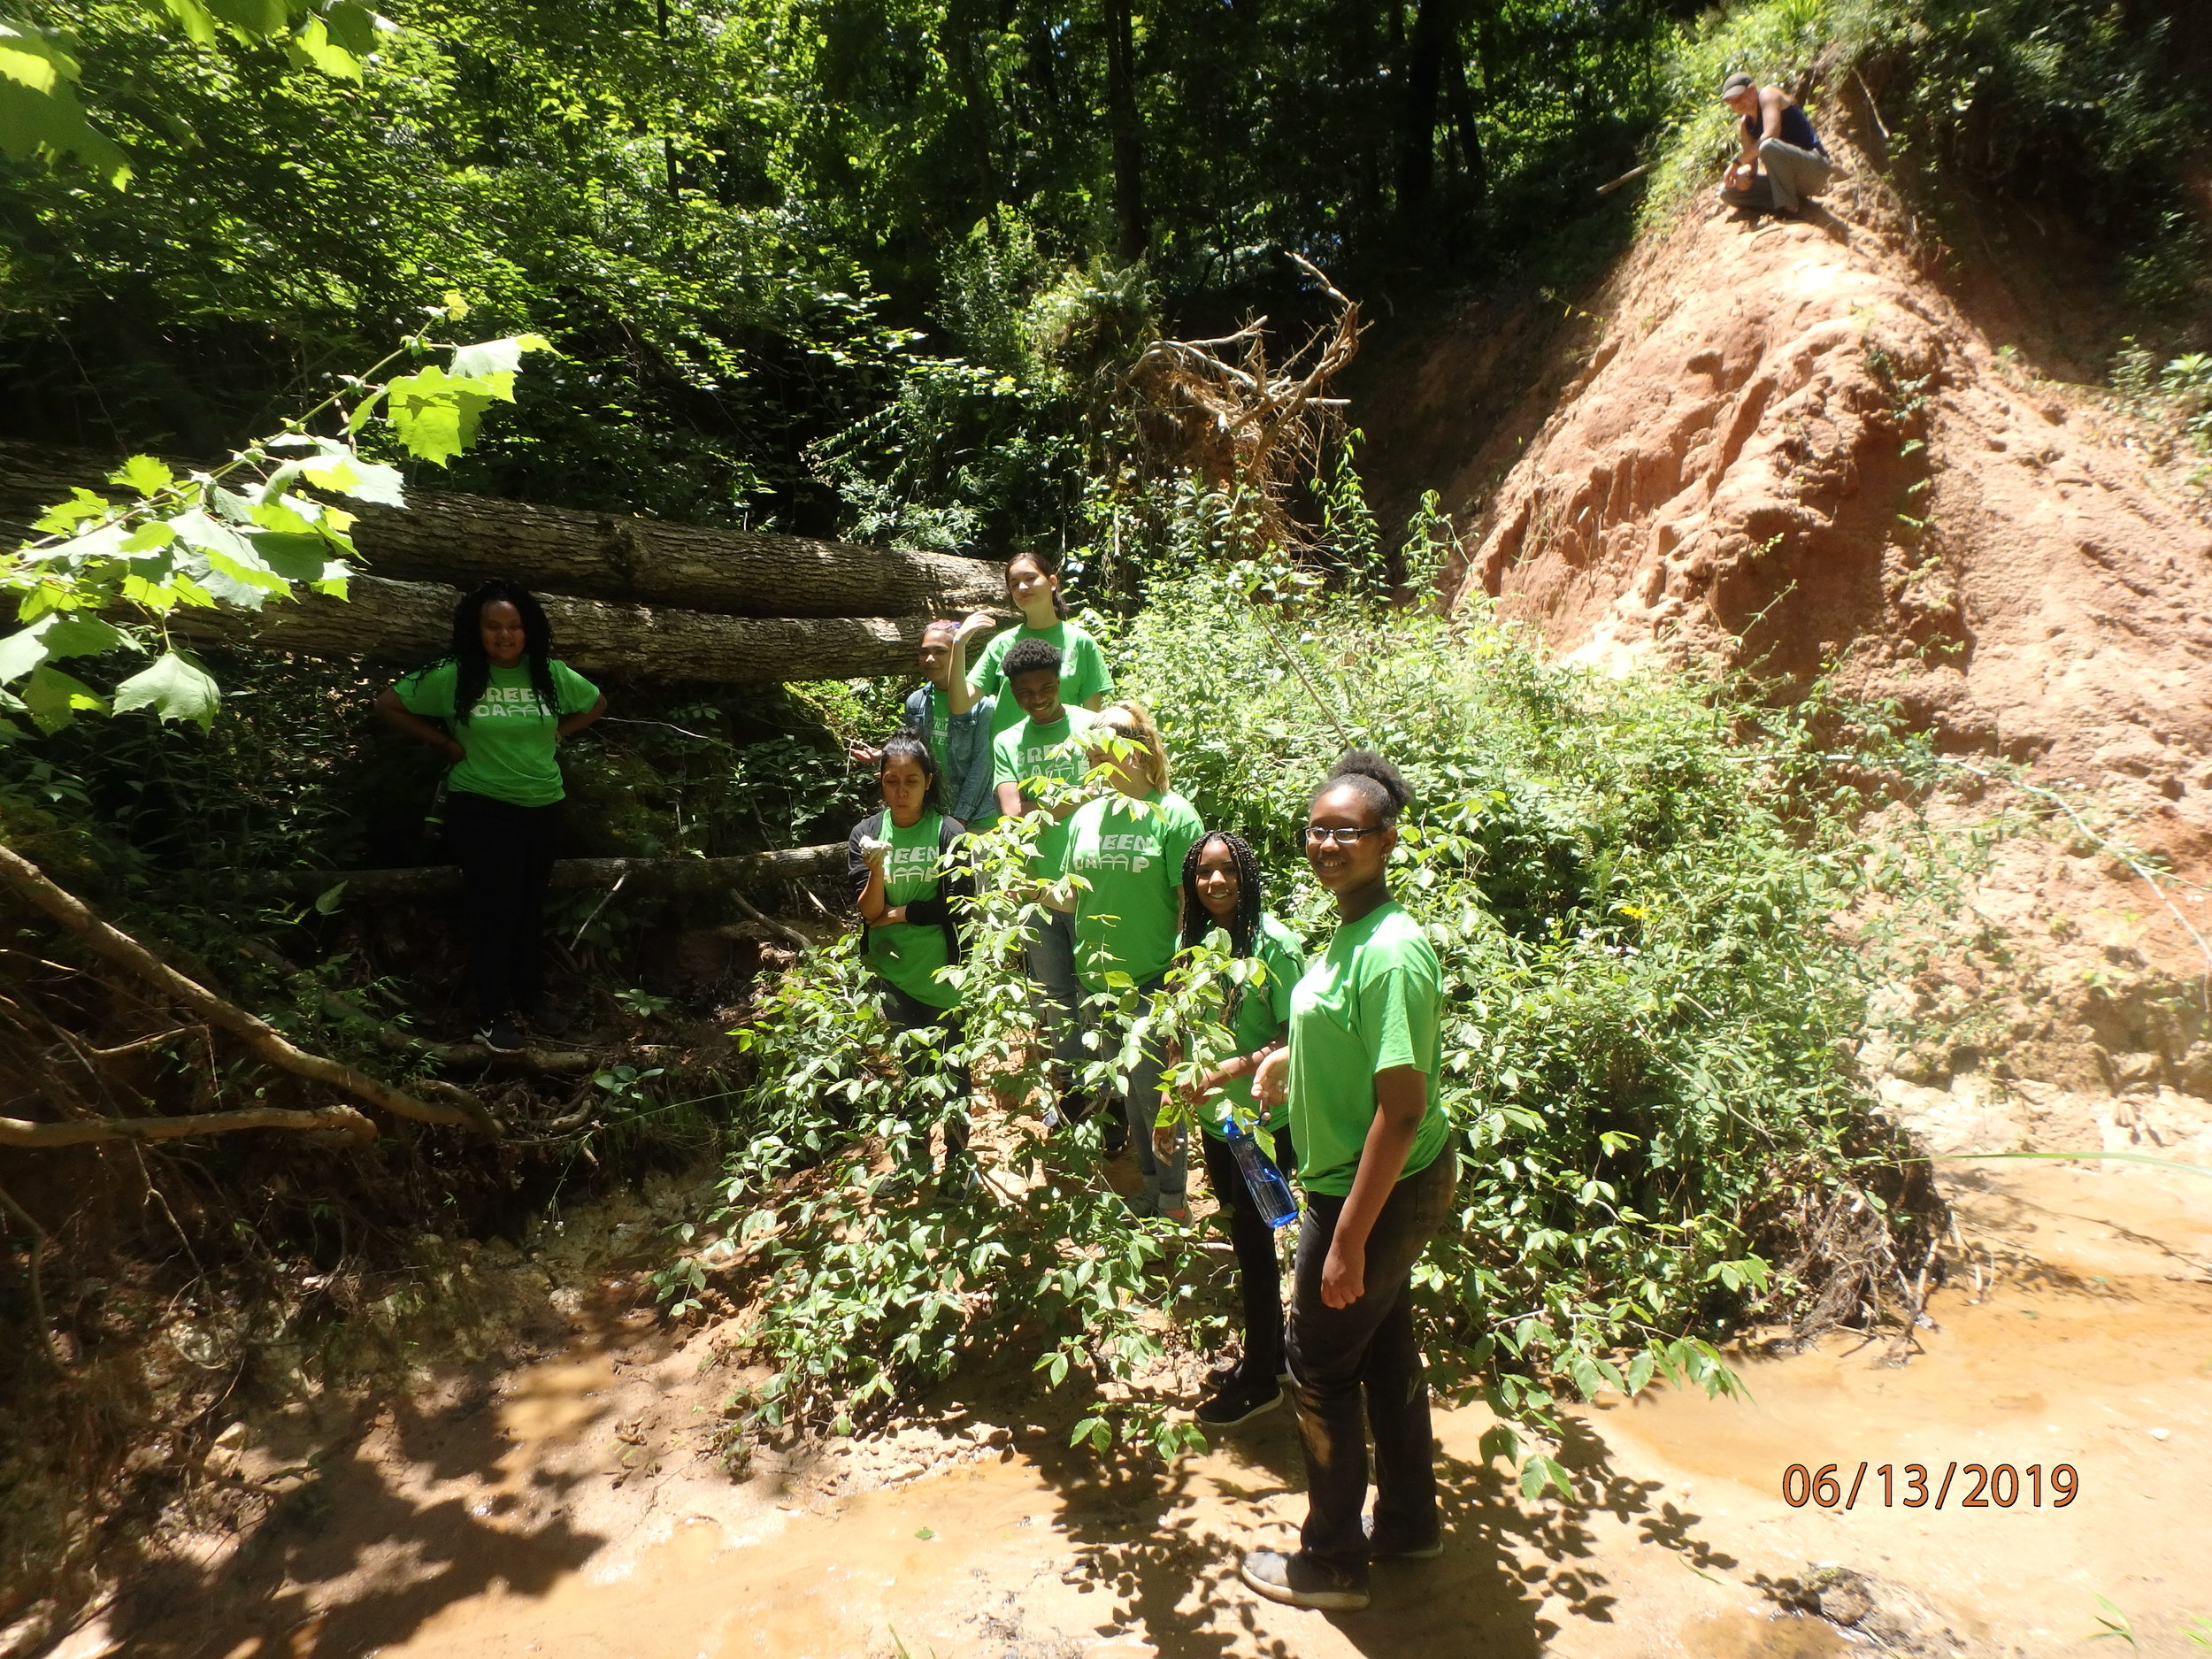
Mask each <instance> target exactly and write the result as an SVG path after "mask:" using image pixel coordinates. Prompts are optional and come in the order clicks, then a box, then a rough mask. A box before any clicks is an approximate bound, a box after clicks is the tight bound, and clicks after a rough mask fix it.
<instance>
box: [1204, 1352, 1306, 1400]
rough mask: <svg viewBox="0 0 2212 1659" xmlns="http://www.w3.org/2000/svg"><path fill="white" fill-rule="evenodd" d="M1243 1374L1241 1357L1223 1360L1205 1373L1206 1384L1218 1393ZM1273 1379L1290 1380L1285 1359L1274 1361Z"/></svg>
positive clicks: (1233, 1384)
mask: <svg viewBox="0 0 2212 1659" xmlns="http://www.w3.org/2000/svg"><path fill="white" fill-rule="evenodd" d="M1243 1375H1244V1361H1243V1360H1242V1359H1241V1358H1238V1359H1230V1360H1224V1361H1222V1363H1220V1364H1218V1365H1217V1366H1215V1367H1214V1368H1213V1369H1212V1370H1211V1371H1208V1372H1207V1373H1206V1386H1207V1388H1208V1389H1209V1390H1210V1391H1211V1392H1212V1393H1214V1394H1220V1393H1221V1392H1223V1391H1224V1390H1225V1389H1227V1388H1230V1387H1233V1386H1235V1383H1236V1380H1237V1379H1238V1378H1240V1377H1241V1376H1243ZM1275 1380H1276V1381H1277V1382H1279V1383H1286V1382H1288V1381H1290V1380H1291V1375H1290V1363H1289V1362H1288V1361H1287V1360H1277V1361H1276V1362H1275Z"/></svg>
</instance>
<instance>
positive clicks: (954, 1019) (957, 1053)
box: [881, 979, 975, 1173]
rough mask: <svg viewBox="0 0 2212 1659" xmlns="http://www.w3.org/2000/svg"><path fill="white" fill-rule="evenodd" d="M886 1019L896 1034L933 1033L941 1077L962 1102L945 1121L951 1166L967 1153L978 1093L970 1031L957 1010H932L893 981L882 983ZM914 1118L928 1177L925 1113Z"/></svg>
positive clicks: (932, 1039) (921, 1159)
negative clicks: (973, 1104) (971, 1067)
mask: <svg viewBox="0 0 2212 1659" xmlns="http://www.w3.org/2000/svg"><path fill="white" fill-rule="evenodd" d="M881 985H882V987H883V1012H884V1018H887V1019H888V1020H889V1021H890V1022H891V1028H892V1029H893V1030H894V1031H933V1032H934V1033H935V1034H934V1035H933V1036H932V1037H930V1038H927V1039H926V1040H925V1041H929V1042H932V1043H933V1044H934V1045H935V1046H936V1048H937V1053H938V1056H939V1066H940V1070H939V1072H938V1075H940V1076H942V1077H945V1078H948V1079H950V1080H951V1082H952V1097H953V1099H954V1100H955V1101H956V1102H959V1110H956V1111H954V1112H951V1113H949V1114H948V1115H947V1117H946V1118H945V1159H946V1161H947V1162H948V1163H949V1162H950V1161H951V1159H952V1156H953V1155H954V1154H955V1153H956V1152H965V1151H966V1150H967V1149H968V1105H967V1102H968V1098H969V1096H970V1095H972V1094H973V1093H974V1092H975V1086H974V1084H973V1083H972V1081H971V1080H970V1077H969V1073H968V1062H967V1058H966V1054H967V1050H966V1047H965V1043H966V1038H967V1029H966V1025H965V1024H964V1021H963V1020H962V1018H961V1016H960V1010H958V1009H956V1008H932V1007H931V1006H930V1005H929V1004H928V1003H927V1002H923V1001H922V999H921V998H920V997H918V996H913V995H909V994H908V993H907V992H905V991H902V990H901V989H900V988H899V987H897V986H895V985H894V984H892V983H891V982H890V980H888V979H885V980H883V981H881ZM915 1116H916V1117H917V1118H920V1119H922V1120H923V1121H921V1122H918V1123H917V1124H916V1125H915V1130H916V1133H918V1135H919V1137H920V1141H921V1151H920V1155H919V1162H920V1164H921V1167H922V1170H923V1171H924V1172H925V1173H926V1172H927V1171H928V1169H929V1125H928V1121H927V1114H926V1112H917V1113H916V1114H915Z"/></svg>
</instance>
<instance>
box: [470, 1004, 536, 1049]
mask: <svg viewBox="0 0 2212 1659" xmlns="http://www.w3.org/2000/svg"><path fill="white" fill-rule="evenodd" d="M476 1041H479V1042H480V1043H482V1044H483V1045H484V1046H485V1047H486V1048H489V1049H491V1050H492V1052H494V1053H495V1054H518V1053H520V1052H521V1051H522V1050H523V1049H525V1048H528V1047H529V1046H530V1040H529V1038H527V1037H526V1036H524V1035H523V1034H522V1028H521V1027H520V1026H518V1025H516V1024H515V1017H514V1016H513V1015H512V1014H502V1015H500V1016H499V1017H498V1018H496V1019H494V1020H492V1021H490V1022H489V1023H488V1024H487V1025H485V1027H484V1029H483V1030H481V1031H480V1032H478V1033H476Z"/></svg>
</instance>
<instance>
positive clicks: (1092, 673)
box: [968, 548, 1114, 738]
mask: <svg viewBox="0 0 2212 1659" xmlns="http://www.w3.org/2000/svg"><path fill="white" fill-rule="evenodd" d="M1006 596H1007V597H1008V598H1009V599H1010V600H1011V601H1012V602H1013V604H1014V609H1016V610H1017V611H1020V612H1021V613H1022V619H1021V626H1018V627H1012V628H1008V629H1007V630H1006V631H1005V632H1004V633H1002V634H998V635H996V636H995V638H993V640H992V641H991V642H990V643H989V644H988V645H986V646H985V647H984V648H983V656H982V658H981V660H980V661H979V662H978V663H977V664H976V665H975V669H974V672H972V673H971V674H970V675H969V676H968V678H969V680H971V681H972V684H973V686H974V688H975V693H976V695H978V696H988V697H995V698H997V699H998V702H997V704H996V706H995V708H994V710H992V715H991V735H992V736H993V737H994V738H995V737H996V736H997V735H998V734H999V733H1001V732H1003V731H1004V730H1005V729H1006V728H1007V727H1008V726H1011V725H1013V724H1014V723H1015V722H1016V721H1017V720H1019V719H1020V718H1022V710H1021V705H1020V704H1019V703H1017V702H1016V701H1015V700H1014V698H1013V697H1012V696H1011V695H1009V687H1008V686H1007V683H1006V670H1005V663H1006V653H1007V652H1009V651H1010V650H1012V649H1014V647H1015V646H1016V645H1018V644H1019V643H1020V642H1021V641H1024V640H1043V641H1046V643H1048V644H1049V645H1050V646H1051V647H1052V648H1053V649H1055V650H1056V651H1058V652H1059V653H1060V700H1061V701H1062V702H1063V703H1068V704H1070V705H1071V706H1072V707H1075V708H1079V709H1084V710H1089V711H1091V712H1094V713H1095V712H1096V711H1097V710H1099V709H1101V708H1102V707H1103V706H1104V705H1105V702H1106V699H1107V698H1109V697H1110V696H1112V695H1114V676H1113V672H1112V671H1111V670H1110V669H1109V668H1108V667H1107V666H1106V654H1105V653H1104V652H1103V651H1102V650H1100V649H1098V641H1096V640H1094V639H1093V638H1092V637H1091V636H1090V635H1089V634H1087V633H1086V632H1085V631H1084V630H1083V627H1082V625H1081V624H1079V623H1075V622H1068V621H1064V620H1063V619H1062V618H1061V615H1060V565H1059V561H1058V560H1056V559H1055V558H1054V557H1052V556H1051V555H1050V554H1048V553H1041V552H1038V551H1036V550H1035V549H1030V548H1025V549H1022V550H1021V551H1020V552H1018V553H1017V554H1015V555H1014V557H1012V558H1010V559H1009V560H1007V561H1006Z"/></svg>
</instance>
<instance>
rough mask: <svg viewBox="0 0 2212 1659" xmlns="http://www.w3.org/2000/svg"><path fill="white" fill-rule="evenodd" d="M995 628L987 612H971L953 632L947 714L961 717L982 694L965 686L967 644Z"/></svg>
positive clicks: (946, 698) (947, 681) (946, 686)
mask: <svg viewBox="0 0 2212 1659" xmlns="http://www.w3.org/2000/svg"><path fill="white" fill-rule="evenodd" d="M997 626H998V618H996V617H995V616H993V615H992V614H991V613H990V612H989V611H970V612H969V613H968V616H967V619H966V620H965V621H964V622H962V623H961V625H960V626H959V627H957V628H956V629H955V630H954V631H953V636H952V669H951V672H950V673H949V675H948V676H947V679H946V685H945V710H946V712H947V713H949V714H965V713H967V711H968V710H971V709H972V708H974V707H975V705H976V703H978V702H979V700H980V699H981V697H982V695H983V694H982V693H981V692H979V691H978V690H977V689H976V688H975V687H973V686H972V685H970V684H969V683H968V641H971V640H979V639H981V638H982V637H983V636H984V635H986V634H989V633H990V632H991V631H992V630H993V629H995V627H997Z"/></svg>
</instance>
